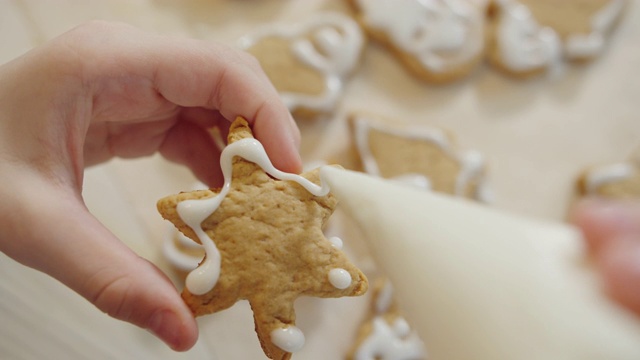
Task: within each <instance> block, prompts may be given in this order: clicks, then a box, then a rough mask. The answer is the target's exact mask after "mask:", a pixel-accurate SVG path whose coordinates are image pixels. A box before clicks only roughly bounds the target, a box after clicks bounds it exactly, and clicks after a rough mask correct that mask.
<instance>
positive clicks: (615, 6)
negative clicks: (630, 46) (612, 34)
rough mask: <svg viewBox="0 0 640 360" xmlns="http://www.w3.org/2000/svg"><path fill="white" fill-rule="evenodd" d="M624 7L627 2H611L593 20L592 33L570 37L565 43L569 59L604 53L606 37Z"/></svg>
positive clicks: (619, 0)
mask: <svg viewBox="0 0 640 360" xmlns="http://www.w3.org/2000/svg"><path fill="white" fill-rule="evenodd" d="M624 5H625V0H611V1H610V2H609V3H608V4H607V5H606V6H604V7H603V8H602V9H601V10H600V11H598V12H597V13H596V14H595V15H594V16H593V18H592V19H591V33H589V34H587V35H582V34H580V35H578V34H574V35H571V36H569V37H568V38H567V40H566V42H565V52H566V55H567V57H569V58H586V57H592V56H595V55H598V54H599V53H600V52H602V50H603V49H604V44H605V35H606V33H607V32H608V31H610V30H611V28H612V27H613V25H614V24H615V22H616V19H617V18H618V16H619V15H620V13H621V12H622V9H623V8H624Z"/></svg>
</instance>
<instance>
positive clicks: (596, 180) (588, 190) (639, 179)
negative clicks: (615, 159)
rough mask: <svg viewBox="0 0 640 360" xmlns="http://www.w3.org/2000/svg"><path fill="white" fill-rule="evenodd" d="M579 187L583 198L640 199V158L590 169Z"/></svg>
mask: <svg viewBox="0 0 640 360" xmlns="http://www.w3.org/2000/svg"><path fill="white" fill-rule="evenodd" d="M577 187H578V193H579V194H580V195H581V196H601V197H606V198H611V199H631V198H633V199H640V158H639V159H632V160H629V161H626V162H619V163H614V164H608V165H602V166H594V167H592V168H589V169H587V170H586V171H585V172H584V173H583V174H582V175H581V176H580V178H579V180H578V184H577Z"/></svg>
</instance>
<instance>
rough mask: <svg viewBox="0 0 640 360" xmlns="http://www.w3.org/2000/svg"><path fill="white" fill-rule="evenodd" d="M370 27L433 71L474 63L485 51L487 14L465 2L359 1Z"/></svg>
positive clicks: (418, 0)
mask: <svg viewBox="0 0 640 360" xmlns="http://www.w3.org/2000/svg"><path fill="white" fill-rule="evenodd" d="M358 5H359V6H360V8H361V9H362V11H363V16H364V20H365V22H366V23H367V25H368V26H371V27H373V28H376V29H378V30H383V31H385V32H386V33H387V34H388V35H389V37H390V38H391V40H392V42H393V43H394V44H395V45H396V46H397V47H398V48H400V49H401V50H402V51H404V52H407V53H409V54H411V55H413V56H415V57H416V58H417V59H418V60H419V61H420V62H421V64H422V65H423V66H424V67H425V68H427V69H429V70H431V71H433V72H444V71H447V70H449V69H450V68H452V67H456V66H460V65H461V64H464V63H466V62H469V61H471V60H472V59H474V58H475V57H477V56H478V54H479V53H480V52H481V51H482V49H483V47H484V14H483V11H482V7H481V6H479V4H474V3H471V2H470V1H465V0H409V1H406V0H405V1H397V0H358Z"/></svg>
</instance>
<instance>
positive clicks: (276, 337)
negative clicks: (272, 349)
mask: <svg viewBox="0 0 640 360" xmlns="http://www.w3.org/2000/svg"><path fill="white" fill-rule="evenodd" d="M271 342H273V344H274V345H275V346H277V347H279V348H280V349H282V350H284V351H286V352H296V351H298V350H300V349H302V347H303V346H304V333H302V330H300V329H298V328H297V327H295V326H293V325H291V326H287V327H285V328H280V329H275V330H273V331H272V332H271Z"/></svg>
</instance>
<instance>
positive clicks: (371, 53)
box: [0, 0, 640, 360]
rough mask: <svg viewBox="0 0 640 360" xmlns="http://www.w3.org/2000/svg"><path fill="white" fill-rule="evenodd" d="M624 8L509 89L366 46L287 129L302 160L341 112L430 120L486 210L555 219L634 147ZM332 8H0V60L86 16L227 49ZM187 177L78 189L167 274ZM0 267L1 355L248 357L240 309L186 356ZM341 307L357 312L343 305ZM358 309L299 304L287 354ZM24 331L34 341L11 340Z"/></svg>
mask: <svg viewBox="0 0 640 360" xmlns="http://www.w3.org/2000/svg"><path fill="white" fill-rule="evenodd" d="M631 5H632V6H630V8H629V13H628V14H627V16H626V19H624V21H623V23H622V26H621V27H620V28H619V29H618V30H617V31H616V33H615V36H614V38H613V41H612V42H611V43H610V44H609V45H610V46H609V49H607V51H606V52H605V54H603V56H602V57H600V58H599V59H597V60H596V61H595V62H594V63H592V64H589V65H586V66H576V67H570V68H569V69H568V73H567V74H565V76H564V77H561V78H559V79H556V80H548V79H537V80H533V81H529V82H520V81H515V80H510V79H507V78H505V77H503V76H501V75H499V74H498V73H496V72H493V71H491V70H489V69H486V68H481V69H478V71H477V72H475V73H474V74H473V75H472V76H471V77H470V78H469V79H467V80H465V81H462V82H460V83H457V84H454V85H450V86H444V87H438V86H430V85H427V84H425V83H422V82H420V81H418V80H416V79H414V78H413V76H411V75H409V74H408V73H407V72H406V71H405V70H404V69H403V68H402V67H401V66H399V65H398V63H397V62H396V61H395V59H394V58H393V57H391V56H390V55H389V54H388V53H387V52H386V51H384V50H383V49H382V48H380V47H379V46H376V45H369V46H368V47H367V49H366V50H365V53H364V56H363V59H362V62H361V66H360V68H359V69H358V70H357V71H356V72H355V73H354V76H353V78H352V79H351V80H350V81H348V82H347V83H346V88H345V91H346V92H345V96H344V102H343V103H342V104H341V105H340V107H339V110H338V112H337V114H336V116H335V117H333V118H331V119H327V120H320V121H316V122H309V123H304V124H300V125H301V128H302V132H303V144H302V153H303V156H304V157H305V159H306V160H319V159H324V158H325V157H326V156H328V155H330V154H333V153H335V152H336V151H338V150H340V148H341V147H342V146H344V145H346V144H347V141H348V136H347V133H346V128H347V127H346V122H345V117H346V115H347V114H348V113H349V112H351V111H357V110H368V111H373V112H379V113H381V114H382V115H385V116H389V117H392V118H397V119H399V121H404V122H407V123H413V124H429V125H439V126H443V127H445V128H447V129H450V130H452V131H453V132H454V133H455V134H456V135H457V137H458V140H459V141H458V142H459V144H460V145H461V147H463V148H467V149H471V148H472V149H478V150H480V151H481V152H482V153H483V154H485V155H486V156H487V158H488V163H489V174H490V177H491V182H492V184H493V186H494V190H495V193H496V198H497V201H496V203H495V206H497V207H499V208H501V209H504V210H507V211H513V212H516V213H521V214H526V215H531V216H535V217H541V218H546V219H562V218H564V216H565V214H566V211H567V207H568V205H569V203H570V202H571V193H572V184H573V180H574V178H575V176H576V174H577V173H578V171H579V170H581V169H582V168H583V167H585V166H588V165H591V164H598V163H607V162H615V161H619V160H620V159H624V158H626V157H627V156H628V155H629V154H630V152H631V151H632V149H634V148H635V147H637V146H638V145H640V125H638V116H637V113H638V107H639V105H638V104H637V103H638V100H637V99H638V94H639V93H640V78H639V77H638V76H637V75H636V72H637V69H638V66H639V65H640V47H638V46H637V44H639V43H640V6H637V3H635V2H633V3H632V4H631ZM344 8H345V6H344V4H343V3H342V2H341V1H337V0H335V1H330V0H313V1H311V0H310V1H307V0H305V1H295V0H287V1H270V0H254V1H249V0H185V1H170V0H156V1H153V0H133V1H125V0H112V1H108V2H105V1H98V0H92V1H81V0H64V2H63V1H62V0H60V1H41V0H22V1H20V0H0V29H1V30H2V31H1V32H0V40H1V42H0V43H1V44H2V46H1V47H0V61H2V62H4V61H7V60H8V59H10V58H12V57H14V56H16V55H18V54H19V53H20V52H22V51H24V50H26V49H28V48H30V47H32V46H33V45H35V44H37V43H39V42H42V41H45V40H47V39H50V38H53V37H54V36H56V35H58V34H59V33H61V32H63V31H65V30H67V29H69V28H71V27H73V26H75V25H77V24H78V23H80V22H82V21H85V20H89V19H94V18H103V19H110V20H119V21H124V22H128V23H131V24H133V25H136V26H139V27H142V28H144V29H147V30H151V31H156V32H160V33H166V34H176V35H180V36H192V37H196V38H201V39H205V40H218V41H222V42H225V43H227V44H234V43H235V41H236V39H238V38H239V37H240V36H242V35H244V34H245V33H247V32H248V31H249V30H250V29H252V28H253V27H257V26H260V25H261V24H264V23H267V22H271V21H278V20H282V21H292V20H300V19H302V18H304V17H305V16H307V15H309V14H311V13H313V12H314V11H316V10H318V9H322V10H326V9H344ZM140 173H142V174H145V176H144V177H141V176H139V175H137V174H140ZM193 180H194V179H193V177H192V176H191V175H190V174H189V172H188V171H186V170H185V169H183V168H181V167H178V166H175V165H172V164H168V163H166V162H165V161H163V160H162V159H161V158H160V157H158V156H153V157H150V158H147V159H140V160H133V161H123V160H115V161H112V162H110V163H107V164H105V165H102V166H99V167H95V168H92V169H90V170H89V171H88V173H87V177H86V180H85V190H84V193H85V196H86V197H87V204H88V206H89V208H90V209H91V210H92V211H93V212H94V213H95V214H96V216H98V218H100V219H102V220H103V221H104V222H105V223H106V224H108V226H109V227H110V229H112V230H113V231H114V233H116V234H117V235H118V236H119V237H120V238H121V239H122V240H123V241H124V242H125V243H127V244H129V245H130V246H131V247H132V248H133V249H134V250H136V251H137V252H138V253H140V254H141V255H142V256H144V257H146V258H148V259H150V260H151V261H153V262H155V263H156V264H158V265H159V266H160V267H161V268H163V269H165V270H167V271H168V272H169V269H168V267H167V264H166V263H165V262H164V260H163V259H162V258H161V257H160V247H161V243H162V239H163V231H164V230H165V229H166V227H165V224H164V222H163V221H162V219H161V218H160V216H159V215H158V214H157V212H156V210H155V203H156V201H157V199H159V198H161V197H163V196H165V195H167V194H172V193H175V192H177V191H180V190H184V189H189V188H190V187H191V184H192V183H193ZM336 221H338V222H340V219H336ZM347 231H348V234H349V235H347V236H345V235H343V234H342V233H340V234H334V235H339V236H341V237H342V238H343V240H344V241H345V248H346V249H347V250H348V251H350V252H351V253H352V255H353V258H354V259H355V260H356V261H357V262H358V263H359V264H363V267H364V268H365V271H368V272H369V273H371V271H373V269H374V268H373V267H372V266H371V263H370V260H369V258H368V254H367V251H366V249H365V248H364V246H363V243H362V241H358V239H357V237H358V232H357V231H354V230H351V229H348V230H347ZM0 266H1V268H2V274H7V275H3V277H2V280H0V287H2V289H1V292H0V319H3V321H2V322H1V324H0V332H1V333H2V336H0V357H1V358H9V359H14V358H15V359H37V358H43V357H45V358H92V359H93V358H101V357H102V358H109V357H115V358H118V357H120V358H147V357H149V358H159V359H172V358H181V357H184V358H187V357H188V358H189V359H211V358H212V357H213V356H214V355H213V354H214V353H215V354H218V356H219V358H221V359H234V358H251V359H259V358H261V356H262V355H261V353H262V352H261V351H260V349H259V345H258V344H257V339H256V337H255V335H254V334H253V324H252V321H251V314H250V312H249V311H248V309H247V308H246V306H245V307H243V305H242V304H239V305H237V306H235V307H234V308H233V309H231V310H229V311H227V312H224V313H221V314H218V315H214V316H210V317H206V318H203V319H201V320H199V321H200V323H201V328H202V329H201V339H200V342H199V343H198V345H197V346H196V348H195V349H194V350H192V351H191V352H189V353H187V354H186V355H184V354H173V353H172V352H171V351H169V350H167V349H165V348H164V345H162V344H160V343H158V342H157V341H155V340H154V339H153V338H152V337H151V336H149V335H147V334H146V333H145V332H144V331H142V330H139V329H137V328H134V327H133V326H130V325H127V324H122V323H120V322H118V321H115V320H112V319H109V318H107V317H106V316H105V315H103V314H101V313H99V312H98V311H96V310H94V309H93V308H91V306H90V305H88V304H87V303H86V302H84V300H82V299H79V298H78V297H77V296H76V295H75V294H72V293H70V292H69V291H68V290H66V289H64V288H63V287H61V286H60V285H59V284H57V283H56V282H54V281H53V280H51V279H49V278H47V277H45V276H43V275H41V274H37V273H35V272H33V271H31V270H29V269H24V268H23V267H21V266H20V265H18V264H16V263H14V262H13V261H11V260H9V259H7V258H5V257H2V258H0ZM169 273H170V272H169ZM354 304H358V305H362V306H361V307H358V306H355V308H356V310H350V308H352V307H354ZM367 305H368V304H367V299H365V298H361V299H341V300H323V301H313V300H311V299H303V300H302V301H300V302H299V304H297V306H299V317H300V319H299V322H298V326H299V327H300V328H301V329H303V331H305V335H307V343H306V345H305V348H304V349H303V350H302V352H301V353H300V354H299V355H298V356H297V358H299V359H309V360H316V359H317V360H320V359H323V360H324V359H339V358H340V357H341V354H344V352H345V350H346V348H347V346H348V345H349V343H350V342H351V337H352V336H353V334H354V330H355V328H356V326H357V323H356V322H357V320H359V319H360V318H361V317H362V314H363V313H364V311H365V310H366V309H365V308H366V307H367ZM318 309H319V310H318ZM307 310H309V311H307ZM316 310H318V311H316ZM5 319H7V320H5ZM34 324H37V326H36V325H34ZM225 324H232V325H231V326H226V325H225ZM27 335H30V336H31V337H32V338H33V339H34V340H33V342H32V344H38V346H33V345H31V344H27V343H25V341H24V339H25V337H26V336H27ZM115 344H117V346H116V345H115ZM43 354H44V355H46V356H41V355H43Z"/></svg>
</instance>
